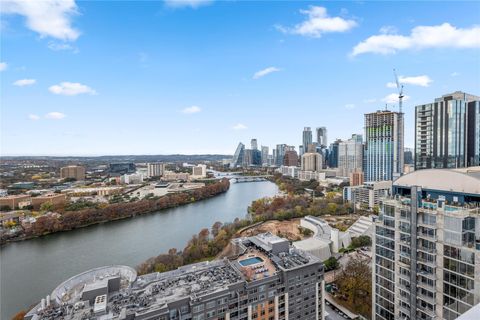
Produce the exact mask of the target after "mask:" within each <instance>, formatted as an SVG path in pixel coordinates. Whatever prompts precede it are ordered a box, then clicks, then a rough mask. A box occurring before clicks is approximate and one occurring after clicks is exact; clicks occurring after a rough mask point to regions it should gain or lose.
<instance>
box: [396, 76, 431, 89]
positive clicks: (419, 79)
mask: <svg viewBox="0 0 480 320" xmlns="http://www.w3.org/2000/svg"><path fill="white" fill-rule="evenodd" d="M398 82H400V83H401V84H409V85H412V86H420V87H428V86H430V83H432V82H433V80H432V79H430V77H429V76H426V75H423V76H416V77H404V76H400V77H398ZM396 87H397V84H396V83H395V82H388V83H387V88H396Z"/></svg>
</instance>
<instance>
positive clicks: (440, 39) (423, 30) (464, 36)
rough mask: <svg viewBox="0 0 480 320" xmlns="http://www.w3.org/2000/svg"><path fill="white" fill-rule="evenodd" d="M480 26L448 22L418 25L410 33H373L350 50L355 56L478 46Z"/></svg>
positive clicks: (479, 43)
mask: <svg viewBox="0 0 480 320" xmlns="http://www.w3.org/2000/svg"><path fill="white" fill-rule="evenodd" d="M479 47H480V26H474V27H471V28H457V27H455V26H452V25H451V24H449V23H443V24H441V25H436V26H418V27H415V28H413V29H412V30H411V32H410V35H408V36H403V35H398V34H392V33H387V34H379V35H373V36H371V37H369V38H367V39H365V40H364V41H362V42H360V43H359V44H357V45H356V46H355V47H354V48H353V51H352V53H351V54H352V55H353V56H356V55H359V54H363V53H379V54H392V53H396V52H398V51H400V50H421V49H426V48H479Z"/></svg>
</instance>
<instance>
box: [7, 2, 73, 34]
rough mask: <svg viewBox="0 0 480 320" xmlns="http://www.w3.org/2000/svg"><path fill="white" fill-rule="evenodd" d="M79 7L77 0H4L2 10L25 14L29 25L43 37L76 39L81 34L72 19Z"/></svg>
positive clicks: (8, 12)
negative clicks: (73, 25)
mask: <svg viewBox="0 0 480 320" xmlns="http://www.w3.org/2000/svg"><path fill="white" fill-rule="evenodd" d="M77 9H78V8H77V5H76V4H75V0H42V1H25V0H3V1H2V6H1V9H0V12H1V13H2V14H17V15H21V16H24V17H25V19H26V25H27V27H28V28H29V29H30V30H33V31H35V32H37V33H39V34H40V36H42V37H52V38H56V39H60V40H63V41H74V40H76V39H77V38H78V37H79V35H80V32H79V31H78V30H76V29H74V28H73V27H72V21H71V20H72V16H74V15H76V14H78V11H77Z"/></svg>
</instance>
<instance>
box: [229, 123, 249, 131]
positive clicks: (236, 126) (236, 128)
mask: <svg viewBox="0 0 480 320" xmlns="http://www.w3.org/2000/svg"><path fill="white" fill-rule="evenodd" d="M232 129H233V130H245V129H247V126H246V125H244V124H243V123H237V124H236V125H234V126H233V127H232Z"/></svg>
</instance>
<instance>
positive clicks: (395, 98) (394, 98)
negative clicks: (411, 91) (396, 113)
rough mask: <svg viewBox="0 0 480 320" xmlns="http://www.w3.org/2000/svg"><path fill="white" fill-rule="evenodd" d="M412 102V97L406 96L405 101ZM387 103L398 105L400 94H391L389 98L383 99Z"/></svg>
mask: <svg viewBox="0 0 480 320" xmlns="http://www.w3.org/2000/svg"><path fill="white" fill-rule="evenodd" d="M408 100H410V96H404V97H403V101H408ZM382 101H383V102H385V103H398V93H390V94H389V95H388V96H386V97H385V98H383V99H382Z"/></svg>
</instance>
